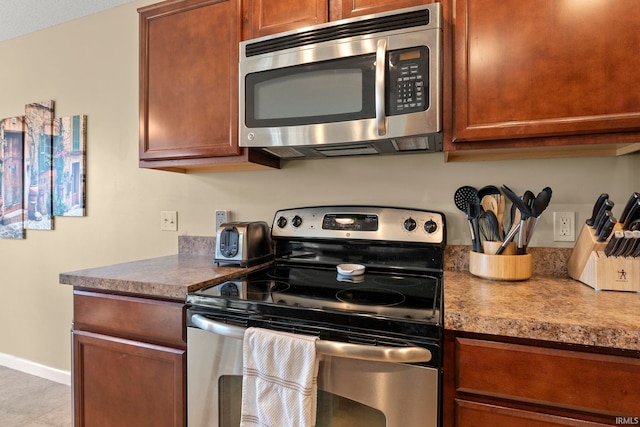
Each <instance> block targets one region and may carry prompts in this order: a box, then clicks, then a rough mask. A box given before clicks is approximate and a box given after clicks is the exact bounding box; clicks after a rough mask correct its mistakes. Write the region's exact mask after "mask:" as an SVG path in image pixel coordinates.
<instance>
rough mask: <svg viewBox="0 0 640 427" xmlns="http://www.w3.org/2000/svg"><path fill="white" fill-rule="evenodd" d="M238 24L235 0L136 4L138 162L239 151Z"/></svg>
mask: <svg viewBox="0 0 640 427" xmlns="http://www.w3.org/2000/svg"><path fill="white" fill-rule="evenodd" d="M239 27H240V13H239V9H238V2H237V0H182V1H173V2H164V3H160V4H158V5H154V6H150V7H148V8H143V9H140V159H141V160H156V159H184V158H199V157H216V156H233V155H238V154H240V148H239V146H238V135H237V134H238V131H237V129H238V124H237V111H238V103H237V99H238V93H237V92H238V83H237V82H238V71H237V70H238V43H239V41H240V31H239ZM113 125H114V126H117V123H114V124H113Z"/></svg>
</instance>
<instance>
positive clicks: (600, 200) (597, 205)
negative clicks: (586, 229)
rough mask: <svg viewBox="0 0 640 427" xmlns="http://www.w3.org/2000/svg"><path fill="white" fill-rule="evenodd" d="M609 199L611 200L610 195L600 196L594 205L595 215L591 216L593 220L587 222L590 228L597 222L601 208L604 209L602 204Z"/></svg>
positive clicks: (603, 194)
mask: <svg viewBox="0 0 640 427" xmlns="http://www.w3.org/2000/svg"><path fill="white" fill-rule="evenodd" d="M608 198H609V195H608V194H607V193H602V194H601V195H599V196H598V199H597V200H596V202H595V203H594V205H593V213H592V214H591V218H589V219H588V220H587V225H588V226H590V227H592V226H593V223H594V222H595V220H596V216H597V215H598V212H600V208H601V207H602V204H603V203H604V201H605V200H607V199H608Z"/></svg>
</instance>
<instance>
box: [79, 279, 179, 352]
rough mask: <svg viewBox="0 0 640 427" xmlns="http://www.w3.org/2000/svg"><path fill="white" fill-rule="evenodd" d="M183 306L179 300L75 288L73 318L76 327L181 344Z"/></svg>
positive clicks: (156, 341)
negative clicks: (103, 292) (153, 298)
mask: <svg viewBox="0 0 640 427" xmlns="http://www.w3.org/2000/svg"><path fill="white" fill-rule="evenodd" d="M184 307H185V306H184V303H181V302H171V301H160V300H152V299H147V298H138V297H131V296H122V295H113V294H102V293H97V292H84V291H77V290H76V291H75V292H74V297H73V322H74V328H75V329H76V330H85V331H97V332H101V333H104V334H108V335H114V336H119V337H122V338H130V339H143V340H144V341H147V342H151V343H155V344H161V345H172V346H174V347H185V346H186V337H185V334H186V331H185V328H184V327H183V325H184Z"/></svg>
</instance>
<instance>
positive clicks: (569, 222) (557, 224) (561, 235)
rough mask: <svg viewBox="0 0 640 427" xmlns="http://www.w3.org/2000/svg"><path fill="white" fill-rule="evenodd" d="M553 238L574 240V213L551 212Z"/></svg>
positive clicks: (559, 240) (566, 240) (567, 240)
mask: <svg viewBox="0 0 640 427" xmlns="http://www.w3.org/2000/svg"><path fill="white" fill-rule="evenodd" d="M553 240H554V241H556V242H575V240H576V213H575V212H554V213H553Z"/></svg>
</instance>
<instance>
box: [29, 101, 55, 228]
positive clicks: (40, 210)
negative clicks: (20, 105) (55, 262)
mask: <svg viewBox="0 0 640 427" xmlns="http://www.w3.org/2000/svg"><path fill="white" fill-rule="evenodd" d="M52 136H53V100H48V101H42V102H34V103H31V104H27V105H26V106H25V141H24V209H25V219H24V226H25V228H26V229H27V230H51V229H53V217H52V207H53V203H52V199H53V197H52V186H51V182H52V165H51V160H52V159H51V155H52V142H53V138H52Z"/></svg>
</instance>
